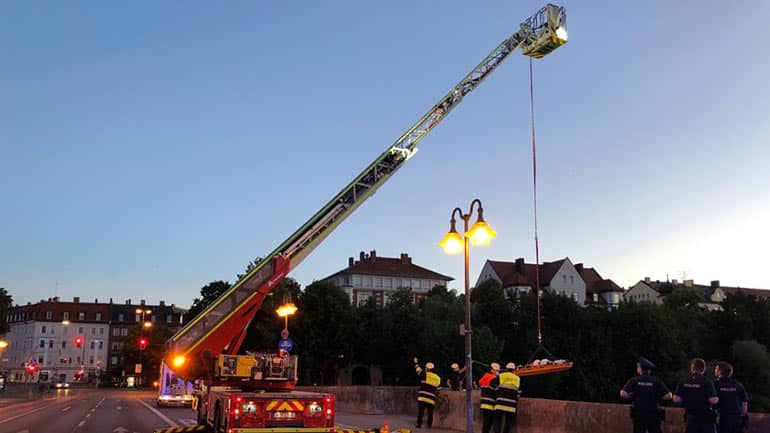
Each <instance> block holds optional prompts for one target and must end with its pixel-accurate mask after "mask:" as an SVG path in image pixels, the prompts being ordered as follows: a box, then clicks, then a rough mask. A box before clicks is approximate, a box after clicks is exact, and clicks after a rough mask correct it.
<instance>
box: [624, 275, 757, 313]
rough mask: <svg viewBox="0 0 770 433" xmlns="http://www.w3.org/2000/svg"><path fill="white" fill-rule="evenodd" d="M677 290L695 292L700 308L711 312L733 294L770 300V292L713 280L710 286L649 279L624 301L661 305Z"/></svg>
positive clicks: (643, 281) (689, 282) (627, 293)
mask: <svg viewBox="0 0 770 433" xmlns="http://www.w3.org/2000/svg"><path fill="white" fill-rule="evenodd" d="M676 290H693V291H695V292H696V293H698V294H699V295H700V296H701V297H702V301H701V302H699V303H698V305H699V306H701V307H703V308H706V309H709V310H720V309H721V308H722V307H721V305H720V304H721V303H722V302H723V301H724V300H725V299H727V297H728V296H729V295H731V294H735V293H743V294H745V295H748V296H757V297H761V298H765V299H770V290H763V289H749V288H742V287H729V286H722V285H721V284H720V282H719V280H713V281H711V282H710V284H708V285H706V284H696V283H695V282H694V281H693V280H683V281H682V282H681V283H680V282H679V281H678V280H670V281H669V280H667V281H659V280H656V281H652V280H651V279H650V278H649V277H646V278H645V279H644V280H640V281H639V282H638V283H636V284H634V285H633V286H631V288H630V289H629V290H628V291H627V292H626V293H625V294H624V296H623V297H624V300H625V301H628V302H654V303H656V304H660V303H662V302H663V300H664V299H665V298H666V297H667V296H669V295H670V294H671V293H673V292H674V291H676Z"/></svg>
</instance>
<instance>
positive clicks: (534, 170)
mask: <svg viewBox="0 0 770 433" xmlns="http://www.w3.org/2000/svg"><path fill="white" fill-rule="evenodd" d="M534 81H535V80H534V74H533V73H532V57H530V58H529V113H530V118H531V120H532V201H533V205H534V209H535V301H536V302H537V342H538V343H539V344H542V342H543V333H542V329H541V326H540V245H539V244H538V241H537V147H536V146H535V88H534V87H535V86H534Z"/></svg>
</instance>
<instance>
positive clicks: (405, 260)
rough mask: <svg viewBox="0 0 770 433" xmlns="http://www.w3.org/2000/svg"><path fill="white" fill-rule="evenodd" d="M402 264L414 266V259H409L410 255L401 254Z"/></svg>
mask: <svg viewBox="0 0 770 433" xmlns="http://www.w3.org/2000/svg"><path fill="white" fill-rule="evenodd" d="M401 264H402V265H411V264H412V258H411V257H409V254H407V253H401Z"/></svg>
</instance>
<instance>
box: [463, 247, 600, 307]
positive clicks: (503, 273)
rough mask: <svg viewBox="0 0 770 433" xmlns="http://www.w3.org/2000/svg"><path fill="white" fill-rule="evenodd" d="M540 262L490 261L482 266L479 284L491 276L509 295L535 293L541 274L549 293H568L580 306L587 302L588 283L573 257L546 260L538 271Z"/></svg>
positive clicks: (541, 281)
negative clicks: (537, 279) (575, 264)
mask: <svg viewBox="0 0 770 433" xmlns="http://www.w3.org/2000/svg"><path fill="white" fill-rule="evenodd" d="M537 269H538V267H537V265H536V264H534V263H525V262H524V259H523V258H518V259H516V261H514V262H504V261H497V260H487V261H486V262H485V263H484V266H483V267H482V268H481V272H480V273H479V277H478V279H477V280H476V285H477V286H478V285H479V284H481V283H483V282H484V281H487V280H489V279H493V280H495V281H497V282H498V283H500V286H501V287H502V288H503V292H504V293H505V294H506V295H507V296H517V295H518V294H519V293H526V292H531V291H532V290H534V288H535V285H536V276H537V275H538V274H539V277H540V287H541V289H542V290H543V291H545V292H548V293H555V294H561V295H565V296H568V297H570V298H572V299H574V300H575V302H577V303H578V304H580V305H583V304H584V303H585V301H586V283H585V281H583V278H582V276H581V275H580V273H578V271H577V269H575V266H574V265H573V264H572V262H571V261H570V259H569V257H565V258H563V259H561V260H556V261H553V262H543V263H542V264H541V265H540V267H539V270H540V272H539V273H538V272H537Z"/></svg>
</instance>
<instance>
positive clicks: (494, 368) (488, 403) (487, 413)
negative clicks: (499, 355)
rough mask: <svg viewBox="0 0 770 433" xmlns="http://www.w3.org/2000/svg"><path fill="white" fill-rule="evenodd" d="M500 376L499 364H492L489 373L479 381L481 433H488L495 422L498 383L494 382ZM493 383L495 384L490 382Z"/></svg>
mask: <svg viewBox="0 0 770 433" xmlns="http://www.w3.org/2000/svg"><path fill="white" fill-rule="evenodd" d="M498 374H500V364H498V363H496V362H493V363H492V364H490V365H489V371H487V372H486V373H484V375H483V376H481V379H479V387H480V388H481V398H480V399H479V403H480V407H479V408H480V409H481V420H482V424H481V433H489V431H490V430H492V425H493V424H494V422H495V392H496V391H497V385H498V384H499V381H496V379H497V375H498ZM493 381H495V384H493V383H492V382H493Z"/></svg>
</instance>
